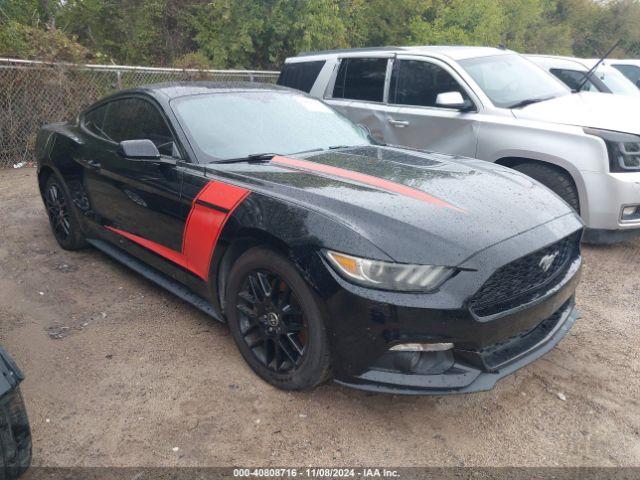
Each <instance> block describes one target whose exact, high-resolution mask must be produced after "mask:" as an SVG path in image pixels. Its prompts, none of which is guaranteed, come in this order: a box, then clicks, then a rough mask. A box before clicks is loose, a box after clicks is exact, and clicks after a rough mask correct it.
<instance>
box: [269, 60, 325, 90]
mask: <svg viewBox="0 0 640 480" xmlns="http://www.w3.org/2000/svg"><path fill="white" fill-rule="evenodd" d="M325 63H326V61H325V60H318V61H315V62H296V63H285V64H284V67H282V71H281V72H280V76H279V77H278V82H277V83H278V85H282V86H284V87H291V88H295V89H297V90H302V91H303V92H306V93H309V92H310V91H311V88H312V87H313V84H314V83H315V82H316V79H317V78H318V75H319V74H320V70H322V67H324V64H325Z"/></svg>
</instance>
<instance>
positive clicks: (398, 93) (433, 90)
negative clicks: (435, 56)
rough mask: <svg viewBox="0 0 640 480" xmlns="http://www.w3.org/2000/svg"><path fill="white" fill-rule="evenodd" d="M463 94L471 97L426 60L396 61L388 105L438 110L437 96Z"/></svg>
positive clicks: (440, 69)
mask: <svg viewBox="0 0 640 480" xmlns="http://www.w3.org/2000/svg"><path fill="white" fill-rule="evenodd" d="M445 92H460V94H461V95H462V97H463V98H465V99H468V98H469V97H468V95H467V94H466V92H465V91H464V89H463V88H462V87H461V86H460V84H459V83H458V82H457V81H456V79H455V78H453V76H451V74H450V73H449V72H447V71H446V70H445V69H444V68H442V67H441V66H439V65H436V64H434V63H430V62H426V61H423V60H396V61H395V62H394V64H393V71H392V73H391V83H390V86H389V102H390V103H395V104H399V105H419V106H423V107H435V106H436V98H437V97H438V94H440V93H445Z"/></svg>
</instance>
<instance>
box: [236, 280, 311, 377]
mask: <svg viewBox="0 0 640 480" xmlns="http://www.w3.org/2000/svg"><path fill="white" fill-rule="evenodd" d="M236 309H237V310H238V319H239V323H240V333H241V334H242V337H243V340H244V342H245V343H246V344H247V346H248V347H249V349H250V350H251V351H252V352H253V353H254V355H255V356H256V357H257V358H258V359H259V360H260V362H262V364H263V365H264V366H265V367H266V368H268V369H269V370H271V371H273V372H275V373H280V372H289V371H291V370H293V369H295V368H296V367H298V366H299V364H300V362H301V361H302V358H303V356H304V353H305V347H306V344H307V328H306V321H305V318H304V313H303V312H302V309H301V308H300V303H299V302H298V299H297V298H296V296H295V295H294V294H293V291H292V290H291V287H290V286H289V285H287V283H286V282H285V281H284V280H282V278H280V277H279V276H278V275H276V274H275V273H273V272H269V271H267V270H262V271H260V270H255V271H253V272H251V273H250V274H249V275H248V276H247V277H246V279H245V281H244V283H243V285H242V290H241V291H240V292H239V293H238V301H237V303H236Z"/></svg>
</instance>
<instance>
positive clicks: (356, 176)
mask: <svg viewBox="0 0 640 480" xmlns="http://www.w3.org/2000/svg"><path fill="white" fill-rule="evenodd" d="M271 162H272V163H276V164H278V165H283V166H285V167H291V168H293V169H297V170H306V171H311V172H318V173H323V174H325V175H328V176H331V177H337V178H346V179H349V180H354V181H356V182H358V183H362V184H365V185H369V186H372V187H376V188H379V189H381V190H386V191H388V192H393V193H397V194H399V195H404V196H405V197H411V198H415V199H416V200H421V201H423V202H427V203H430V204H432V205H436V206H438V207H444V208H450V209H452V210H455V211H457V212H461V213H467V212H466V210H464V209H462V208H458V207H456V206H455V205H451V204H450V203H448V202H445V201H444V200H440V199H439V198H436V197H434V196H432V195H429V194H428V193H425V192H423V191H422V190H418V189H417V188H413V187H408V186H406V185H403V184H402V183H396V182H392V181H391V180H385V179H384V178H380V177H374V176H373V175H368V174H366V173H360V172H355V171H353V170H346V169H344V168H340V167H333V166H331V165H325V164H323V163H316V162H310V161H307V160H300V159H297V158H289V157H282V156H279V155H276V156H275V157H273V158H272V159H271Z"/></svg>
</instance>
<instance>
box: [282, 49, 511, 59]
mask: <svg viewBox="0 0 640 480" xmlns="http://www.w3.org/2000/svg"><path fill="white" fill-rule="evenodd" d="M378 53H390V54H391V53H404V54H412V55H426V56H433V55H435V56H441V57H448V58H450V59H452V60H465V59H467V58H477V57H486V56H490V55H504V54H509V53H515V52H513V51H512V50H506V49H503V48H492V47H474V46H462V45H424V46H421V45H418V46H405V47H393V46H386V47H367V48H349V49H343V50H324V51H317V52H303V53H300V54H299V55H298V56H296V57H290V58H288V59H287V62H288V61H292V62H295V61H307V60H311V58H309V57H318V58H319V59H320V58H328V57H340V56H359V55H362V54H378Z"/></svg>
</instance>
